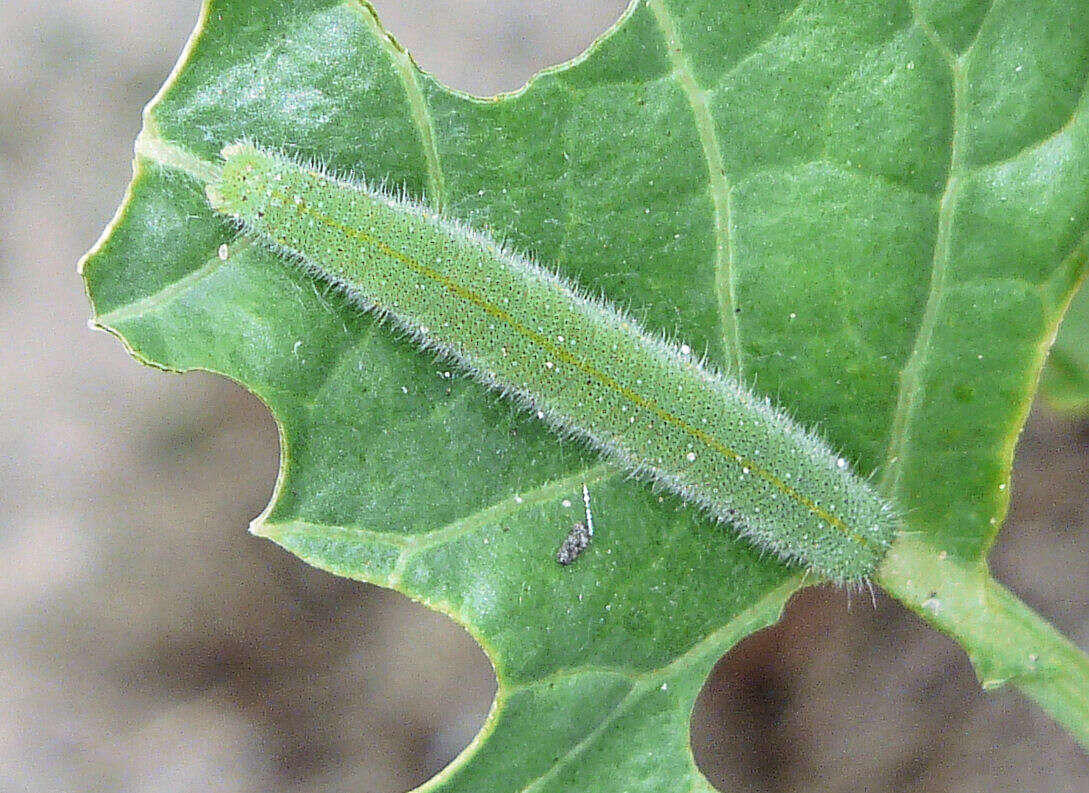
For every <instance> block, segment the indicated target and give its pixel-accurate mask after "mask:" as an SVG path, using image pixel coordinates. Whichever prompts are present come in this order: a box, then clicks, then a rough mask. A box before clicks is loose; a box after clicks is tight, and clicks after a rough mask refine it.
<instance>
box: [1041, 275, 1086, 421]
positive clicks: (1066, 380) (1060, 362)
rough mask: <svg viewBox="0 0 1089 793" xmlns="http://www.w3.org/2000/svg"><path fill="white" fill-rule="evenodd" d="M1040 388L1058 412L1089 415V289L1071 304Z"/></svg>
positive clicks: (1052, 348) (1080, 291) (1077, 296)
mask: <svg viewBox="0 0 1089 793" xmlns="http://www.w3.org/2000/svg"><path fill="white" fill-rule="evenodd" d="M1040 385H1041V388H1042V389H1043V393H1044V397H1045V398H1046V399H1047V402H1048V404H1050V405H1051V406H1052V407H1054V408H1055V409H1057V410H1061V411H1063V412H1066V413H1072V414H1075V415H1078V416H1085V415H1089V289H1079V290H1078V293H1077V294H1076V295H1075V296H1074V300H1073V301H1072V302H1071V303H1070V310H1069V311H1067V312H1066V316H1065V317H1064V318H1063V324H1062V327H1060V328H1059V335H1058V336H1057V337H1056V338H1055V344H1054V345H1052V347H1051V354H1050V355H1049V356H1048V359H1047V366H1046V367H1044V374H1043V379H1042V381H1041V384H1040Z"/></svg>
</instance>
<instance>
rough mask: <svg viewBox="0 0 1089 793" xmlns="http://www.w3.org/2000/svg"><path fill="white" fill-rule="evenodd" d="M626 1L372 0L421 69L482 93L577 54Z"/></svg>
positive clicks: (511, 86) (510, 87)
mask: <svg viewBox="0 0 1089 793" xmlns="http://www.w3.org/2000/svg"><path fill="white" fill-rule="evenodd" d="M627 5H628V4H627V2H626V0H606V1H605V2H601V1H600V0H599V2H593V3H586V2H581V0H553V2H550V3H530V2H528V0H514V1H513V2H506V3H481V2H472V3H466V2H463V1H461V2H459V1H458V0H441V2H435V1H434V0H398V1H397V2H393V0H376V2H375V3H374V6H375V8H376V10H377V11H378V14H379V16H380V17H381V19H382V23H383V25H384V26H385V27H386V29H387V30H389V31H390V32H391V33H392V34H393V35H394V36H396V38H397V40H398V41H400V42H401V44H403V45H404V46H405V47H406V48H407V49H408V51H409V52H411V53H412V54H413V57H414V58H415V59H416V61H417V63H419V65H420V67H421V68H422V69H424V70H425V71H428V72H430V73H431V74H433V75H434V76H435V77H436V78H437V79H439V80H440V81H442V82H443V83H446V84H447V85H449V86H451V87H453V88H457V89H459V90H462V91H467V92H469V93H471V94H476V95H478V96H491V95H493V94H497V93H499V92H501V91H514V90H517V89H518V88H519V87H521V86H522V85H523V84H524V83H525V82H526V81H527V80H529V78H530V77H532V76H533V75H534V74H536V73H537V72H539V71H540V70H542V69H545V68H547V67H549V66H552V65H554V64H557V63H562V62H564V61H567V60H570V59H571V58H574V57H575V56H576V55H578V54H579V53H581V52H582V51H583V50H585V49H586V47H587V46H589V44H590V42H592V41H593V40H594V39H595V38H596V37H597V36H599V35H601V33H602V32H604V31H605V30H606V29H607V28H608V27H609V26H610V25H612V24H613V23H614V22H616V20H617V18H618V17H619V16H620V15H621V13H622V12H623V11H624V9H625V7H626V6H627ZM560 19H562V20H563V23H562V24H560V25H557V24H556V22H555V20H560Z"/></svg>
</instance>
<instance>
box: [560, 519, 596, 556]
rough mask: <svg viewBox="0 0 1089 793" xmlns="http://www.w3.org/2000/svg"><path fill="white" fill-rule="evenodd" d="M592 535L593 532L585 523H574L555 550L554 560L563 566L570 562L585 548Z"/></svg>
mask: <svg viewBox="0 0 1089 793" xmlns="http://www.w3.org/2000/svg"><path fill="white" fill-rule="evenodd" d="M592 536H594V535H593V532H591V531H590V529H588V528H587V527H586V524H585V523H576V524H575V526H574V528H572V529H571V532H570V533H569V534H568V535H567V536H566V537H564V539H563V542H562V543H560V549H559V550H558V551H556V561H557V562H559V563H560V564H562V565H564V566H567V565H569V564H571V563H572V562H573V561H575V560H576V559H578V558H579V554H581V553H582V552H583V551H585V550H586V546H588V545H589V544H590V538H591V537H592Z"/></svg>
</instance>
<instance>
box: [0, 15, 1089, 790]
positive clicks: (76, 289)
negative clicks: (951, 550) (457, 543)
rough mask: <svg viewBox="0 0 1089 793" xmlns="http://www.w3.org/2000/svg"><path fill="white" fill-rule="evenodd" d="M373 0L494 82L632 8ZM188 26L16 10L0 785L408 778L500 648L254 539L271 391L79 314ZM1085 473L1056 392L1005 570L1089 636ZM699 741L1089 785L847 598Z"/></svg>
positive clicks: (6, 146)
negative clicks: (125, 345)
mask: <svg viewBox="0 0 1089 793" xmlns="http://www.w3.org/2000/svg"><path fill="white" fill-rule="evenodd" d="M238 1H239V2H242V1H244V0H238ZM376 5H377V7H378V10H379V13H380V15H381V17H382V19H383V21H384V22H385V24H386V25H387V27H388V28H389V29H390V30H391V31H393V33H394V34H395V35H396V36H397V37H398V38H399V39H400V40H401V41H402V42H403V43H404V44H406V45H407V46H408V47H409V49H410V50H411V51H412V52H413V53H414V54H415V56H416V58H417V59H418V61H419V62H420V63H421V64H422V66H423V67H424V68H426V69H428V70H430V71H432V72H434V73H435V74H437V75H438V76H439V77H440V78H441V79H442V80H444V81H446V82H447V83H449V84H451V85H453V86H455V87H457V88H461V89H464V90H467V91H471V92H474V93H478V94H491V93H494V92H497V91H501V90H510V89H514V88H517V87H518V86H519V85H521V83H522V82H523V81H524V80H525V79H526V78H528V77H529V76H530V75H531V74H532V73H533V72H534V71H536V70H538V69H540V68H543V67H545V66H548V65H550V64H553V63H556V62H558V61H561V60H564V59H567V58H569V57H572V56H574V55H576V54H577V53H579V52H580V51H582V50H583V49H584V48H585V47H586V46H587V45H588V44H589V43H590V42H591V41H592V40H593V38H594V37H596V36H597V35H598V34H600V33H601V32H602V31H604V30H605V28H606V27H607V26H608V25H609V24H610V23H611V22H612V21H613V20H614V19H615V18H616V17H617V16H618V15H619V13H620V11H621V10H622V7H623V2H622V0H551V1H546V2H540V0H538V2H531V1H530V0H401V1H400V2H396V1H395V0H377V3H376ZM197 12H198V3H197V0H148V1H147V2H142V3H137V2H122V1H120V0H62V1H61V2H55V3H41V2H37V0H5V2H3V3H2V4H0V186H2V187H3V198H2V199H0V334H2V338H3V343H2V344H0V449H3V451H2V453H0V790H4V791H35V792H37V791H41V792H42V793H45V792H46V791H50V792H51V791H111V793H137V792H144V791H190V790H192V791H202V793H213V792H216V791H232V792H233V793H247V792H248V791H255V792H256V791H261V792H262V793H288V792H291V793H295V792H299V793H302V792H303V791H306V792H307V793H317V792H318V791H348V790H351V791H362V792H365V793H370V792H371V791H373V792H374V793H396V791H403V790H407V789H409V788H410V787H413V786H415V785H417V784H420V783H422V782H423V781H425V780H426V779H427V778H428V777H429V776H431V775H432V774H434V773H435V772H437V771H438V770H439V769H441V768H442V767H443V766H444V765H445V764H446V763H447V762H448V761H449V760H450V759H451V758H453V757H454V756H455V755H456V754H457V752H458V751H460V750H461V749H462V748H463V747H464V746H465V745H466V744H467V743H468V742H469V741H470V740H471V739H472V737H473V735H474V734H475V733H476V731H477V729H478V728H479V727H480V725H481V724H482V722H483V720H484V717H485V715H486V713H487V710H488V707H489V705H490V703H491V698H492V695H493V692H494V688H495V681H494V676H493V674H492V671H491V668H490V666H489V664H488V662H487V659H486V658H485V657H484V655H483V653H482V652H481V651H480V650H479V649H478V648H477V646H476V644H475V643H474V642H473V641H472V640H471V639H470V638H469V637H468V636H467V635H466V634H465V633H464V632H463V631H462V630H461V629H459V628H457V627H455V626H454V625H453V624H452V623H450V622H449V621H448V620H446V619H445V618H444V617H441V616H439V615H437V614H434V613H431V612H429V611H427V610H425V609H424V608H423V607H421V606H418V605H415V604H412V603H410V602H409V601H408V600H407V599H405V598H404V597H402V596H400V595H398V594H396V593H392V592H388V591H384V590H380V589H377V588H374V587H370V586H366V585H362V584H357V583H353V582H349V581H344V580H339V579H336V578H334V577H332V576H330V575H327V574H325V573H322V572H319V571H317V570H313V569H311V568H308V567H307V566H306V565H304V564H303V563H302V562H300V561H298V560H296V559H295V558H294V557H292V556H290V555H288V554H286V553H285V552H283V551H281V550H279V549H278V548H277V547H276V546H274V545H272V544H271V543H269V542H267V541H265V540H261V539H257V538H254V537H251V536H250V535H249V534H248V533H247V532H246V529H245V527H246V524H247V522H248V521H249V519H250V518H252V517H253V516H254V515H256V514H257V513H258V512H260V511H261V509H262V507H263V506H264V504H265V502H266V501H267V499H268V497H269V494H270V492H271V489H272V485H273V482H274V480H275V475H276V465H277V454H278V450H277V440H276V431H275V427H274V426H273V423H272V420H271V418H270V417H269V415H268V414H267V412H266V411H265V410H264V408H263V407H262V406H261V405H260V404H259V403H258V402H257V400H256V399H254V398H252V397H251V396H249V395H248V394H247V393H245V392H244V391H243V390H242V389H240V388H238V387H237V386H235V385H233V384H232V383H230V382H228V381H226V380H225V379H222V378H217V377H213V376H210V375H202V374H190V375H185V376H176V375H167V374H163V373H160V372H157V371H155V370H153V369H149V368H146V367H142V366H140V365H138V364H137V363H135V362H134V361H133V360H131V359H130V358H129V357H128V356H127V355H126V353H125V352H124V350H123V349H122V347H121V345H120V344H118V343H117V341H116V340H114V339H111V338H109V337H107V336H105V335H103V334H95V333H91V332H90V331H88V330H87V327H86V321H87V318H88V316H89V307H88V304H87V302H86V299H85V297H84V294H83V289H82V285H81V283H80V280H79V278H78V277H77V276H76V272H75V263H76V260H77V259H78V258H79V256H80V255H81V254H82V253H83V252H84V251H85V250H86V249H87V248H88V247H89V246H90V245H91V244H92V243H93V242H94V240H95V239H96V237H97V236H98V234H99V233H100V231H101V230H102V228H103V227H104V225H105V224H106V223H107V221H108V220H109V219H110V217H111V215H112V214H113V211H114V209H115V207H116V206H117V204H118V203H119V201H120V200H121V197H122V194H123V191H124V188H125V184H126V183H127V181H128V178H129V174H130V162H131V158H132V142H133V140H134V138H135V136H136V133H137V132H138V131H139V127H140V108H141V107H142V106H143V104H144V103H145V102H147V101H148V100H149V99H150V98H151V96H152V95H153V94H154V93H155V91H156V90H157V88H158V87H159V85H160V84H161V83H162V81H163V80H164V79H165V77H166V75H167V73H168V72H169V70H170V67H171V65H172V64H173V62H174V60H175V59H176V58H177V56H178V54H179V52H180V51H181V48H182V46H183V44H184V42H185V40H186V38H187V35H188V32H189V30H190V28H191V27H192V26H193V24H194V23H195V21H196V17H197ZM1087 484H1089V423H1087V422H1085V421H1081V422H1079V421H1077V420H1072V419H1069V418H1063V417H1059V416H1056V415H1053V414H1051V413H1049V412H1047V410H1046V409H1044V408H1040V407H1038V408H1037V409H1036V410H1035V411H1034V414H1033V417H1032V419H1031V420H1030V422H1029V425H1028V428H1027V430H1026V432H1025V435H1024V437H1023V438H1022V440H1021V444H1020V446H1019V449H1018V458H1017V467H1016V473H1015V477H1014V490H1013V492H1014V502H1013V508H1012V511H1011V514H1010V517H1009V520H1008V521H1007V525H1006V528H1005V529H1004V531H1003V533H1002V536H1001V538H1000V540H999V543H998V545H997V547H996V549H995V553H994V556H993V566H994V568H995V570H996V572H997V574H998V576H999V578H1000V579H1001V580H1002V581H1004V582H1005V583H1006V584H1007V585H1009V586H1011V587H1012V588H1013V589H1014V590H1015V591H1016V592H1017V593H1018V594H1020V595H1021V596H1022V597H1024V598H1025V599H1026V600H1027V601H1028V602H1029V604H1030V605H1032V606H1033V607H1035V608H1037V609H1039V610H1040V611H1041V612H1043V613H1044V614H1045V615H1047V616H1048V617H1049V618H1051V619H1052V620H1053V621H1054V622H1056V623H1057V624H1058V626H1059V627H1060V628H1061V629H1062V630H1063V631H1064V632H1065V633H1066V634H1067V635H1069V636H1071V637H1072V638H1073V639H1074V640H1075V641H1076V642H1078V643H1079V645H1080V646H1082V647H1089V494H1087V491H1089V488H1087ZM693 746H694V750H695V753H696V756H697V758H698V761H699V763H700V765H701V768H703V769H704V771H705V773H707V775H708V776H709V777H710V778H711V779H712V781H714V782H715V784H716V785H718V786H719V787H720V788H721V789H723V790H728V791H772V792H774V793H778V792H779V791H905V792H907V791H939V790H940V791H964V792H965V793H968V792H969V791H972V792H975V791H978V792H979V793H998V791H1019V792H1022V791H1047V792H1048V793H1064V792H1069V793H1078V791H1081V792H1082V793H1084V791H1086V790H1089V757H1087V756H1086V754H1084V753H1082V752H1081V751H1080V750H1079V749H1078V748H1077V747H1076V746H1075V744H1074V743H1073V741H1072V740H1071V739H1070V738H1068V737H1067V736H1066V735H1065V734H1064V733H1063V732H1062V731H1061V730H1060V729H1059V728H1058V727H1056V726H1055V725H1053V724H1052V723H1051V722H1050V721H1049V720H1048V718H1047V717H1046V716H1044V715H1043V714H1042V713H1041V712H1040V711H1039V710H1038V709H1036V708H1035V707H1034V706H1033V705H1031V704H1030V703H1028V702H1027V701H1026V700H1024V699H1022V698H1021V697H1020V696H1019V695H1018V694H1017V693H1016V692H1014V691H998V692H992V693H987V694H984V693H982V692H981V691H980V690H979V688H978V686H977V684H976V681H975V678H974V676H973V674H972V670H971V668H970V667H969V665H968V662H967V660H966V658H965V656H964V655H963V653H962V652H961V651H960V650H959V649H958V648H957V647H956V646H955V645H954V644H953V643H952V642H950V641H948V640H947V639H945V638H943V637H942V636H940V635H938V634H936V633H934V632H933V631H931V630H929V629H928V628H926V627H925V626H924V625H923V624H922V623H920V622H919V621H918V620H917V619H915V618H914V617H913V616H911V615H909V614H907V613H906V612H905V611H904V610H903V609H902V608H900V607H899V605H898V604H896V603H895V602H892V601H890V600H889V599H887V598H885V597H883V596H881V595H878V598H877V604H876V608H874V607H872V606H871V604H870V603H869V602H868V601H867V602H859V601H858V600H857V599H856V600H855V602H854V603H853V604H851V605H850V607H849V606H848V602H847V597H846V595H845V594H844V593H843V592H842V591H838V590H835V589H829V588H818V589H812V590H808V591H806V592H803V593H801V594H799V595H798V596H797V597H796V598H795V599H794V601H793V602H792V603H791V605H790V607H789V610H788V613H787V615H786V617H785V619H784V620H783V621H782V622H781V623H780V624H778V625H777V626H775V627H774V628H772V629H769V630H766V631H763V632H761V633H759V634H757V635H755V636H753V637H750V638H749V639H748V640H746V641H745V642H744V643H743V644H742V645H740V646H739V647H737V648H735V649H734V651H732V652H731V653H730V654H729V655H728V656H727V657H726V658H725V659H723V661H722V662H721V663H720V664H719V665H718V667H717V668H716V670H715V673H714V675H713V676H712V678H711V679H710V680H709V682H708V683H707V685H706V687H705V689H704V691H703V694H702V696H701V698H700V702H699V704H698V706H697V708H696V712H695V714H694V716H693ZM592 788H593V785H592V780H588V785H587V791H588V793H589V791H592Z"/></svg>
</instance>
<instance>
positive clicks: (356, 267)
mask: <svg viewBox="0 0 1089 793" xmlns="http://www.w3.org/2000/svg"><path fill="white" fill-rule="evenodd" d="M222 155H223V158H224V165H223V168H222V170H221V173H220V176H219V178H218V180H216V181H214V182H213V183H211V184H209V185H208V188H207V195H208V200H209V201H210V203H211V205H212V207H213V209H215V211H217V212H220V213H223V214H225V215H229V216H230V217H232V218H234V219H235V220H237V221H238V222H239V223H240V224H241V226H242V228H243V229H244V230H245V231H246V232H248V233H250V234H252V235H253V236H254V237H256V238H258V239H260V240H262V241H264V242H265V243H267V244H269V245H271V246H272V247H273V248H274V249H275V250H277V251H278V252H279V253H281V254H283V255H286V256H287V257H288V258H290V259H292V260H295V261H298V262H301V264H302V265H303V266H304V267H306V268H307V269H308V270H309V271H310V272H312V273H314V274H316V275H317V276H319V277H321V278H323V279H325V280H327V281H329V282H331V283H333V284H335V285H336V286H338V287H340V288H343V289H344V290H346V291H347V292H348V293H349V295H351V296H352V297H353V298H355V299H356V300H358V301H359V302H360V303H361V304H362V305H364V306H365V307H366V308H368V309H371V310H374V311H376V312H379V313H381V314H383V315H385V316H387V317H389V318H390V319H391V320H392V321H393V322H394V323H395V324H396V325H398V326H399V327H401V328H403V329H404V330H405V331H407V332H408V333H410V334H411V335H412V337H413V338H414V339H415V340H416V341H417V342H418V343H419V344H420V346H422V347H425V348H428V349H432V350H436V351H438V352H440V353H442V354H443V355H446V356H448V357H450V358H452V359H454V360H456V361H457V362H459V363H460V364H461V365H462V366H464V367H465V369H466V370H467V371H468V372H469V373H471V374H472V375H473V376H474V377H476V378H477V379H478V380H480V381H481V382H483V383H485V384H486V385H488V386H490V387H491V388H494V389H496V390H498V391H500V392H502V393H503V394H504V395H507V396H510V397H513V398H514V399H516V400H517V401H518V402H520V403H521V404H523V405H525V406H527V407H528V408H530V409H531V410H533V411H535V412H536V413H537V415H538V416H539V417H540V418H542V419H544V420H546V421H547V422H549V423H550V424H551V425H552V426H553V427H555V428H556V429H557V430H559V431H561V432H563V433H572V434H575V435H578V436H581V437H584V438H585V439H586V440H588V441H589V442H590V443H591V444H592V445H593V446H595V447H597V448H598V449H600V450H601V451H603V452H604V453H605V454H606V455H608V456H609V457H611V458H613V459H614V460H617V461H619V462H620V463H621V464H623V466H624V467H626V468H628V469H629V470H631V471H633V472H635V473H636V474H638V475H640V476H642V477H644V478H646V479H649V480H651V481H653V482H655V483H658V484H660V485H663V486H665V487H667V488H668V489H670V490H672V491H674V492H675V493H677V494H679V495H680V496H682V497H683V498H684V499H686V500H688V501H692V502H694V503H696V504H698V505H699V506H700V507H702V508H703V509H704V510H706V512H708V513H709V514H710V515H712V516H713V517H715V518H717V519H718V520H720V521H724V522H726V523H729V524H731V525H733V526H734V527H736V529H737V530H738V531H739V532H740V533H741V534H742V535H744V536H746V537H748V538H750V539H751V540H752V541H753V542H755V543H756V544H757V545H758V546H759V547H761V548H764V549H767V550H769V551H771V552H773V553H775V554H776V555H778V556H779V557H780V558H782V559H783V560H785V561H788V562H795V563H800V564H802V565H805V566H806V567H808V568H809V569H810V570H812V571H813V572H815V573H817V574H819V575H820V576H822V577H825V578H828V579H831V580H833V581H836V582H840V583H852V582H860V581H862V580H864V579H866V578H867V577H868V576H869V575H871V574H872V573H873V572H874V570H875V569H876V568H877V565H878V563H879V562H880V561H881V559H882V558H883V556H884V555H885V552H886V551H887V550H888V548H889V547H890V545H891V543H892V539H893V537H894V535H895V533H896V530H897V526H898V524H899V520H898V516H897V514H896V511H895V510H894V509H893V508H892V507H891V505H890V504H889V503H888V502H887V501H885V500H884V499H882V498H880V497H879V496H878V495H877V493H876V492H875V491H874V490H873V489H872V488H871V487H870V486H869V484H868V483H867V482H865V481H864V480H863V479H861V478H860V477H858V476H857V475H856V474H854V473H853V472H852V471H851V470H849V466H848V464H847V462H846V461H845V460H844V459H842V458H841V457H839V456H837V455H836V454H835V453H834V452H833V451H832V450H831V449H830V448H829V446H828V445H827V444H826V443H825V442H824V441H823V440H822V439H820V438H819V437H817V436H816V435H814V434H813V433H811V432H808V431H807V430H805V429H803V428H802V427H800V426H799V425H798V424H797V423H795V422H794V421H793V420H792V419H790V418H789V417H788V416H787V415H785V414H784V413H782V412H780V411H778V410H776V409H775V408H774V407H772V405H771V403H770V401H769V400H767V399H765V398H761V397H758V396H756V395H755V394H753V393H752V392H751V391H749V390H748V389H747V388H745V387H744V386H742V385H741V384H740V383H738V382H737V381H735V380H733V379H731V378H729V377H726V376H724V375H722V374H720V373H718V372H715V371H712V370H710V369H708V368H707V367H705V366H702V365H700V364H699V363H698V362H697V361H695V360H693V358H692V356H691V355H690V351H689V350H688V348H687V347H677V346H675V345H673V344H670V343H667V342H665V341H662V340H661V339H658V338H655V337H653V336H651V335H649V334H648V333H647V332H646V331H644V330H643V329H641V328H640V327H639V326H638V325H637V324H636V323H635V322H634V321H633V320H632V319H631V318H630V317H628V316H626V315H625V314H623V313H621V312H620V311H618V310H617V309H615V308H613V307H612V306H610V305H608V304H606V303H604V302H603V301H599V300H593V299H590V298H588V297H586V296H585V295H583V294H581V293H580V292H579V291H578V290H577V289H576V288H575V287H573V286H572V285H571V284H570V283H568V282H566V281H564V280H563V279H561V278H560V277H558V276H557V275H555V274H554V273H552V272H549V271H548V270H546V269H544V268H542V267H540V266H538V265H536V264H534V263H532V262H530V261H527V260H526V259H524V258H521V257H519V256H517V255H515V254H513V253H511V252H510V251H507V250H505V249H504V248H503V247H502V246H500V245H498V244H496V243H495V242H494V241H492V240H490V239H488V238H487V237H485V236H483V235H481V234H479V233H477V232H475V231H473V230H472V229H469V228H466V227H465V226H464V225H462V224H460V223H458V222H455V221H451V220H449V219H447V218H444V217H441V216H439V215H437V214H435V213H434V212H432V211H430V210H428V209H427V208H426V207H424V206H421V205H419V204H415V203H412V202H409V201H405V200H398V199H394V198H391V197H390V196H388V195H385V194H382V193H379V192H377V191H375V190H373V189H369V188H367V187H366V186H364V185H361V184H356V183H353V182H349V181H346V180H343V179H338V178H334V177H332V176H329V175H327V174H325V173H323V172H322V171H321V170H320V169H318V168H316V167H305V166H302V165H300V164H299V163H297V162H295V161H294V160H292V159H289V158H286V157H283V156H280V155H277V154H273V153H270V152H267V151H264V150H262V149H260V148H258V147H256V146H253V145H251V144H248V143H239V144H233V145H230V146H227V147H226V148H224V149H223V151H222Z"/></svg>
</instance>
